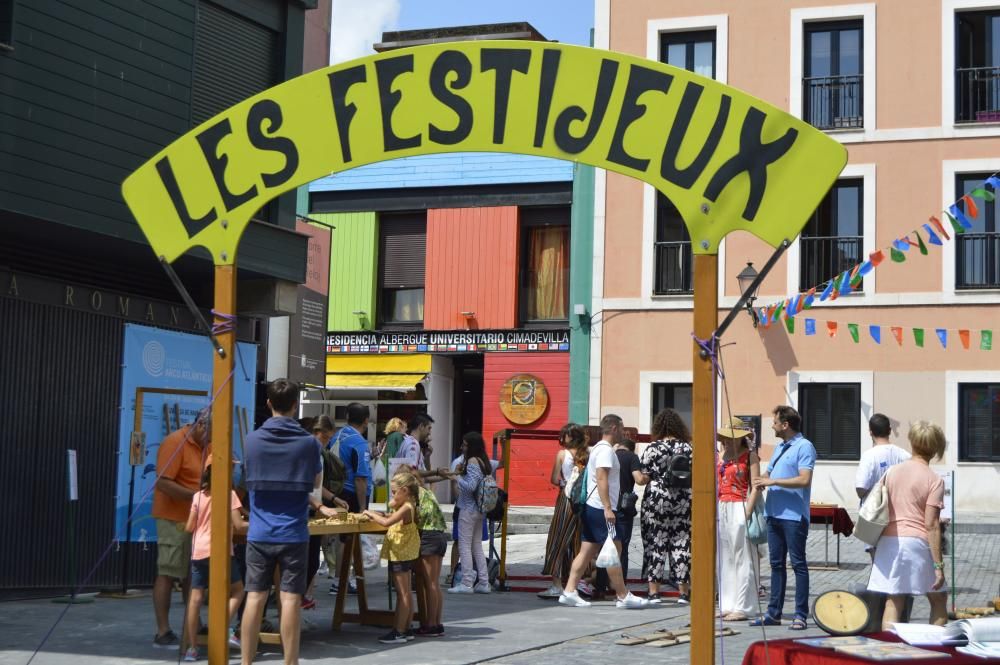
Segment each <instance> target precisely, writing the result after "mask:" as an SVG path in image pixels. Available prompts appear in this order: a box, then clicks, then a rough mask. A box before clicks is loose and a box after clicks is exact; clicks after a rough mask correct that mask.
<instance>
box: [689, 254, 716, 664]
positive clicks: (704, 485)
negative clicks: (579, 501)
mask: <svg viewBox="0 0 1000 665" xmlns="http://www.w3.org/2000/svg"><path fill="white" fill-rule="evenodd" d="M718 265H719V257H718V256H716V255H714V254H695V256H694V334H695V336H697V337H698V339H702V340H705V339H708V338H709V337H710V336H711V335H712V333H714V332H715V329H716V327H717V325H718V323H719V271H718ZM693 345H694V356H693V360H692V369H693V386H692V420H693V423H692V436H693V437H694V440H693V441H692V446H693V448H694V454H693V457H692V467H693V469H692V471H693V477H692V482H691V490H692V496H691V643H692V644H697V645H698V648H697V649H691V665H715V630H714V623H715V564H716V552H715V519H716V517H715V516H716V495H715V440H714V438H713V432H714V431H715V400H714V395H713V387H714V385H715V383H714V382H715V375H714V373H713V371H712V359H711V358H706V357H703V356H702V354H701V347H700V346H699V345H698V344H697V342H693Z"/></svg>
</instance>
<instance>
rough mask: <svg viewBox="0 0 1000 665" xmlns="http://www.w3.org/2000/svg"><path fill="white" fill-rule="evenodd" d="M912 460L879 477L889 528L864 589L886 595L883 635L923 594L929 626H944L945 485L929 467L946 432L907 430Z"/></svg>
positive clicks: (921, 425)
mask: <svg viewBox="0 0 1000 665" xmlns="http://www.w3.org/2000/svg"><path fill="white" fill-rule="evenodd" d="M908 438H909V439H910V448H911V449H912V451H913V457H912V458H911V459H909V460H908V461H906V462H902V463H900V464H897V465H896V466H894V467H892V468H891V469H890V470H889V472H888V473H886V475H885V476H884V477H883V480H882V482H884V483H885V487H886V490H887V491H888V495H889V524H888V525H887V526H886V528H885V531H883V532H882V537H881V538H880V539H879V541H878V543H876V545H875V561H874V563H873V565H872V575H871V578H870V579H869V580H868V589H869V590H870V591H878V592H881V593H885V594H889V598H888V599H887V600H886V603H885V613H884V614H883V615H882V629H883V630H888V629H889V628H890V626H889V624H891V623H897V622H898V621H899V619H900V617H901V616H902V613H903V608H904V607H905V604H906V597H907V596H916V595H922V594H926V595H927V599H928V600H929V601H930V604H931V617H930V622H931V623H932V624H935V625H939V626H942V625H944V624H945V623H946V622H947V620H948V612H947V592H946V590H945V586H944V562H943V561H942V558H941V522H940V515H941V508H943V507H944V481H942V480H941V477H940V476H938V474H937V473H935V472H934V471H932V470H931V468H930V462H931V460H933V459H937V458H940V457H942V456H943V455H944V448H945V439H944V432H942V431H941V428H940V427H938V426H937V425H934V424H931V423H929V422H926V421H923V420H920V421H917V422H915V423H913V425H911V426H910V433H909V435H908Z"/></svg>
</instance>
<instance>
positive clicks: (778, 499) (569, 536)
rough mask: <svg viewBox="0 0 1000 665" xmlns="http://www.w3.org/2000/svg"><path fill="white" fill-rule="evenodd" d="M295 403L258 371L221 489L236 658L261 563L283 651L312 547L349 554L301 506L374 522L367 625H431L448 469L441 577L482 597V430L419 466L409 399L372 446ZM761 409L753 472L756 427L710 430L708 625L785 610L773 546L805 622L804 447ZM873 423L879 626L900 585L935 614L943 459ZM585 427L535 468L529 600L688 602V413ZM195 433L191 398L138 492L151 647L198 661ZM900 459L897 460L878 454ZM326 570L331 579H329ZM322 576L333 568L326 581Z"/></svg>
mask: <svg viewBox="0 0 1000 665" xmlns="http://www.w3.org/2000/svg"><path fill="white" fill-rule="evenodd" d="M298 398H299V387H298V386H297V385H296V384H294V383H292V382H290V381H287V380H284V379H279V380H276V381H273V382H272V383H271V384H269V386H268V388H267V406H268V409H269V410H270V411H271V418H269V419H267V420H266V421H265V422H264V423H263V425H261V427H260V428H258V429H257V430H255V431H254V432H252V433H250V434H249V435H248V436H247V439H246V446H245V448H246V453H245V459H244V460H243V468H244V473H243V480H244V482H243V486H242V487H239V488H237V490H238V491H235V492H233V493H232V495H231V497H229V505H228V509H229V510H230V511H232V524H233V529H234V533H233V539H234V542H235V543H236V545H235V548H234V550H233V552H232V555H233V556H232V570H231V576H230V578H231V583H232V585H231V599H230V615H231V616H230V623H232V622H234V621H235V622H237V623H238V626H239V630H236V629H233V630H231V631H230V633H229V641H230V644H231V645H232V646H233V647H237V648H240V649H241V650H242V658H243V663H244V665H249V663H251V662H252V661H253V658H254V654H255V653H256V650H257V643H258V639H259V633H260V631H261V627H262V622H263V615H264V612H265V607H266V605H267V603H268V601H269V598H271V597H272V596H271V594H272V590H273V587H274V586H275V583H276V580H275V570H276V568H277V569H280V579H279V580H278V581H277V585H276V586H277V589H276V590H275V591H276V599H277V605H278V608H279V614H280V618H279V622H280V627H279V631H280V633H281V637H282V645H283V651H284V654H285V661H286V663H294V662H297V658H298V641H299V632H300V619H301V611H302V610H303V609H309V608H310V607H314V606H315V601H314V600H313V597H312V594H313V591H312V590H313V588H314V586H315V583H316V580H315V578H316V576H317V570H318V568H319V566H320V562H321V560H323V561H324V563H326V565H327V567H328V569H329V570H333V569H334V566H339V568H338V569H337V570H338V572H341V573H343V572H344V571H343V567H345V566H348V565H351V564H350V561H349V560H350V559H351V557H349V556H346V555H345V553H344V552H343V551H340V550H342V548H343V545H342V543H341V542H340V539H338V538H323V537H319V536H312V537H311V536H310V534H309V529H308V519H309V517H310V515H323V516H334V515H336V514H337V512H338V511H342V510H348V511H350V512H353V513H361V514H364V515H366V516H368V518H370V519H371V520H373V521H375V522H376V523H378V524H380V525H382V526H384V527H386V528H387V533H386V536H385V538H384V542H383V545H382V550H381V557H382V558H383V559H387V560H388V568H389V578H390V581H391V583H392V585H393V587H394V588H395V592H396V597H397V599H398V601H397V605H396V614H395V620H394V624H393V627H392V630H391V631H390V632H389V633H388V634H386V635H383V636H382V637H380V638H379V640H380V641H381V642H383V643H387V644H401V643H405V642H407V641H410V640H412V639H415V638H416V637H439V636H442V635H444V625H443V620H442V614H443V606H444V594H443V593H442V587H441V583H440V577H441V572H442V567H443V560H444V556H445V554H446V553H447V544H448V540H449V537H448V533H447V524H446V521H445V517H444V514H443V512H442V509H441V506H440V505H439V503H438V500H437V498H436V496H435V494H434V493H433V492H432V491H430V489H428V486H429V485H430V484H432V483H435V482H439V481H446V480H447V481H451V482H452V483H454V485H453V488H454V494H455V495H456V496H457V500H456V504H455V509H454V513H453V516H452V523H453V532H452V538H451V539H452V540H454V541H455V543H456V545H455V546H453V548H452V552H453V561H452V566H451V569H452V570H451V572H452V574H451V576H450V578H449V584H450V585H451V586H450V588H449V589H448V592H449V593H455V594H472V593H483V594H485V593H490V592H491V582H492V581H491V579H490V574H489V563H488V562H487V560H486V557H485V554H484V552H483V548H482V542H483V540H485V539H486V521H487V513H490V512H493V508H494V506H495V505H496V501H497V495H496V492H497V490H496V485H495V482H494V481H493V480H492V477H493V475H494V474H495V472H496V470H497V466H498V464H499V463H498V462H497V461H495V460H491V459H490V458H489V456H488V455H487V453H486V445H485V441H484V439H483V437H482V435H481V434H480V433H478V432H469V433H466V434H465V435H464V436H463V437H462V445H461V454H460V455H459V456H458V457H457V458H456V459H455V461H454V462H453V463H452V465H451V466H450V467H449V468H437V469H435V468H433V467H432V466H431V464H430V452H431V449H430V445H429V441H430V435H431V431H432V429H433V423H434V421H433V419H431V418H430V417H429V416H428V415H426V414H417V415H415V416H414V417H412V418H411V419H410V420H409V421H408V422H406V423H403V422H402V421H401V420H399V419H393V420H391V421H390V422H389V423H388V425H387V427H386V428H385V432H386V435H387V436H386V439H385V441H384V443H383V444H382V445H380V446H379V447H378V448H377V450H376V451H375V454H374V456H375V459H373V453H372V451H371V449H370V447H369V443H368V439H367V437H366V436H365V434H366V433H367V431H368V420H369V412H368V408H367V407H366V406H364V405H362V404H358V403H352V404H350V405H348V406H347V409H346V424H345V425H344V426H342V427H341V428H340V429H339V430H337V431H336V433H335V430H336V428H335V427H334V424H333V422H332V421H331V419H330V418H329V417H328V416H320V417H318V418H313V419H308V420H304V421H300V420H296V419H295V417H294V416H295V414H296V412H297V410H298ZM772 416H773V425H772V427H773V431H774V435H775V437H776V439H777V440H778V444H777V446H776V447H775V450H774V451H773V453H772V454H771V456H770V459H769V460H768V462H767V464H766V467H764V468H762V466H763V462H762V460H761V458H760V451H759V441H757V440H756V437H755V436H754V433H753V431H752V430H751V429H749V428H748V427H747V426H746V425H745V424H744V422H743V421H742V420H740V419H739V418H732V419H731V420H730V421H729V422H728V423H726V424H725V425H723V426H721V427H719V428H718V430H717V446H716V447H715V450H714V454H715V458H716V469H717V476H716V484H717V498H718V502H719V506H718V537H719V548H718V551H719V559H718V561H719V589H718V592H719V593H718V601H719V602H718V612H719V615H718V616H719V617H720V618H721V619H722V620H723V621H747V620H749V621H750V622H751V624H750V625H756V626H760V625H764V626H776V625H781V624H782V621H783V618H784V617H783V610H784V603H785V588H786V583H787V570H786V560H787V561H788V562H790V564H791V568H792V570H793V573H794V576H795V601H794V610H793V613H792V616H791V622H790V624H789V628H790V629H792V630H804V629H805V628H806V621H807V617H808V612H809V607H808V599H809V570H808V567H807V561H806V541H807V538H808V533H809V523H810V491H811V485H812V479H813V469H814V467H815V463H816V458H817V454H816V449H815V447H814V446H813V445H812V443H811V442H810V441H809V440H808V439H806V438H805V437H804V436H803V435H802V420H801V417H800V416H799V414H798V412H797V411H795V409H793V408H791V407H788V406H778V407H776V408H775V409H774V410H773V412H772ZM869 429H870V433H871V436H872V441H873V446H872V448H871V449H870V450H868V451H866V452H865V454H864V455H863V456H862V458H861V461H860V464H859V468H858V472H857V481H856V485H857V493H858V497H859V499H861V500H862V501H864V500H865V498H866V497H867V496H868V495H869V493H871V492H872V490H873V489H874V488H876V487H878V488H879V489H880V490H882V491H881V492H880V494H881V495H884V496H886V497H887V500H886V502H887V514H888V518H887V521H888V525H887V526H886V528H885V529H884V531H883V532H882V534H881V538H880V539H879V540H878V542H877V543H876V545H875V546H874V547H873V548H871V555H872V564H873V565H872V573H871V576H870V581H869V589H870V590H872V591H875V592H879V593H882V594H886V596H887V601H886V606H885V611H884V617H883V621H884V623H885V625H888V624H889V623H891V622H895V621H899V620H901V619H903V618H904V607H905V601H906V598H907V596H911V595H920V594H927V595H928V598H929V599H930V603H931V620H932V622H933V623H938V624H940V623H943V622H944V621H945V619H946V614H945V589H944V573H943V568H944V565H943V561H942V547H941V528H940V511H941V508H942V507H943V498H944V497H943V495H944V486H943V482H942V480H941V478H940V477H939V476H938V474H936V473H935V472H933V471H932V470H931V469H930V467H929V464H930V463H931V461H933V460H934V459H935V458H939V457H941V456H942V454H943V452H944V447H945V439H944V434H943V432H942V431H941V429H940V427H938V426H936V425H933V424H930V423H926V422H917V423H914V424H913V425H912V426H911V428H910V431H909V434H908V438H909V442H910V447H911V450H912V455H911V454H910V453H908V452H906V451H905V450H903V449H901V448H899V447H897V446H894V445H892V444H891V443H890V442H889V436H890V421H889V419H888V418H887V417H886V416H884V415H882V414H875V415H874V416H873V417H872V418H871V419H870V421H869ZM595 439H596V440H594V441H591V440H590V437H589V436H588V433H587V429H586V428H585V427H583V426H581V425H577V424H573V423H569V424H567V425H566V426H565V427H563V428H562V430H561V431H560V434H559V443H560V450H559V451H558V453H557V455H556V457H555V460H554V462H553V467H552V473H551V482H552V484H553V485H554V486H556V487H558V488H559V490H560V491H559V492H558V494H557V499H556V504H555V508H554V511H553V517H552V521H551V524H550V528H549V534H548V539H547V543H546V548H545V561H544V565H543V570H542V573H543V575H545V576H547V577H548V578H549V580H550V582H551V584H550V587H549V588H548V589H547V590H546V591H543V592H542V593H540V594H539V596H541V597H543V598H553V599H558V602H559V603H560V604H561V605H565V606H569V607H588V606H590V605H591V602H590V600H587V598H588V597H589V598H590V599H591V600H593V599H594V598H598V597H601V596H602V595H603V594H605V593H611V594H614V600H615V604H616V607H618V608H622V609H641V608H645V607H649V606H651V605H656V604H658V603H661V602H662V596H663V594H662V592H663V587H664V586H666V585H669V586H671V587H674V588H675V589H676V594H677V602H679V603H685V604H686V603H688V602H689V599H690V593H691V496H692V493H691V477H692V474H691V461H692V457H693V456H694V454H695V452H694V449H693V446H692V437H691V434H690V431H689V429H688V427H687V425H686V423H685V422H684V420H683V419H682V417H681V416H680V415H679V414H678V413H677V412H676V411H674V410H673V409H669V408H668V409H663V410H662V411H661V412H659V413H658V414H657V415H656V417H655V418H654V420H653V424H652V432H651V439H652V441H651V443H649V444H647V445H645V446H644V448H643V449H642V450H641V453H639V454H637V453H636V444H635V443H634V442H633V441H630V440H629V439H627V438H626V436H625V427H624V423H623V421H622V419H621V418H620V417H618V416H616V415H613V414H609V415H606V416H604V418H602V420H601V423H600V438H599V439H597V438H596V437H595ZM210 441H211V414H210V411H209V410H208V409H205V410H203V411H201V412H200V413H199V414H198V416H197V418H196V419H195V421H194V422H193V423H191V424H190V425H187V426H185V427H183V428H181V429H180V430H178V431H176V432H174V433H172V434H170V435H169V436H168V437H166V438H165V439H164V441H163V442H162V444H161V446H160V450H159V452H158V458H157V475H158V480H157V483H156V487H155V492H154V500H153V516H154V518H155V519H156V523H157V530H158V552H157V571H158V575H157V578H156V580H155V584H154V589H153V604H154V609H155V615H156V623H157V632H156V635H155V636H154V640H153V644H154V646H157V647H163V648H175V649H176V648H178V647H180V648H181V649H182V650H183V652H184V660H186V661H194V660H197V659H198V657H199V652H198V648H197V646H196V639H197V638H196V635H197V634H198V632H199V630H200V619H199V610H200V607H201V605H202V604H203V602H204V599H205V592H206V587H207V583H208V559H209V542H210V525H211V507H212V493H211V474H210V471H209V470H208V468H207V460H208V459H210V445H211V444H210ZM699 454H701V453H700V452H699ZM896 466H899V467H900V468H899V469H898V470H895V469H893V467H896ZM379 467H382V468H383V469H384V473H383V474H382V476H383V477H384V478H386V479H387V485H388V489H389V497H388V501H387V502H386V511H385V512H382V511H374V510H372V509H370V507H369V503H370V501H371V493H372V489H373V487H374V485H375V478H376V475H378V474H375V473H374V472H373V471H374V470H377V469H378V468H379ZM890 469H893V470H892V472H891V473H890ZM640 488H641V489H640ZM640 493H641V499H640V496H639V494H640ZM636 517H638V518H639V519H638V522H639V531H640V538H641V541H642V552H643V556H642V578H643V581H644V582H645V584H646V587H647V588H646V589H645V593H643V594H633V593H632V592H631V591H630V590H629V587H628V579H627V576H628V570H629V556H628V549H629V544H630V542H631V540H632V533H633V528H634V526H635V521H636ZM611 544H613V545H614V547H613V548H611ZM609 548H610V549H609ZM456 552H457V554H456ZM455 556H457V559H458V561H457V565H456V562H455V561H454V557H455ZM762 559H767V560H768V561H769V563H770V591H769V593H768V594H766V597H767V606H766V610H764V611H761V609H760V606H761V599H762V598H763V597H764V595H765V592H764V587H763V584H762V574H761V570H760V561H761V560H762ZM595 564H596V565H595ZM348 578H349V576H348ZM338 579H343V577H341V576H340V575H338ZM349 579H350V578H349ZM175 580H181V581H183V585H184V591H185V602H186V603H187V616H186V621H185V626H184V630H183V631H182V636H181V637H178V636H177V635H176V634H175V633H174V632H173V631H172V630H171V629H170V624H169V609H170V600H171V591H172V585H173V583H174V581H175ZM414 585H415V586H416V587H417V589H418V591H419V592H420V594H421V596H422V597H423V598H424V599H425V602H426V607H425V608H424V609H425V611H424V612H423V615H422V620H421V623H420V625H419V627H417V628H413V626H412V624H413V615H414V612H413V603H412V600H411V589H412V588H413V587H414ZM338 591H339V588H338V586H337V582H336V581H335V582H334V583H333V585H332V587H331V593H336V592H338ZM271 630H273V628H272V629H271Z"/></svg>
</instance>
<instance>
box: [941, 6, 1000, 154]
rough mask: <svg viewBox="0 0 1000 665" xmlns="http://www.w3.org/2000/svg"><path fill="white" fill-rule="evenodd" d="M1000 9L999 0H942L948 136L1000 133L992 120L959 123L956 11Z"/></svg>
mask: <svg viewBox="0 0 1000 665" xmlns="http://www.w3.org/2000/svg"><path fill="white" fill-rule="evenodd" d="M990 9H1000V2H997V0H942V2H941V125H942V129H943V133H944V134H945V135H946V136H956V137H958V136H966V135H969V136H1000V127H998V126H996V125H993V126H990V125H989V124H988V123H981V124H970V125H964V124H963V125H956V124H955V14H957V13H958V12H963V11H985V10H990Z"/></svg>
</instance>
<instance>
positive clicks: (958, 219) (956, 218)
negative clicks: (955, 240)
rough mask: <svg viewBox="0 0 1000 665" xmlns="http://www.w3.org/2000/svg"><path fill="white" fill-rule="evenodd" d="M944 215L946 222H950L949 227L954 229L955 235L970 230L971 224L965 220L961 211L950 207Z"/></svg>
mask: <svg viewBox="0 0 1000 665" xmlns="http://www.w3.org/2000/svg"><path fill="white" fill-rule="evenodd" d="M944 215H945V217H947V218H948V221H950V222H951V227H952V228H953V229H955V233H959V234H961V233H965V229H967V228H972V222H970V221H969V220H968V219H966V217H965V215H963V214H962V211H961V210H959V209H958V208H957V207H955V206H951V208H949V210H948V212H946V213H945V214H944ZM966 224H968V226H966Z"/></svg>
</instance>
